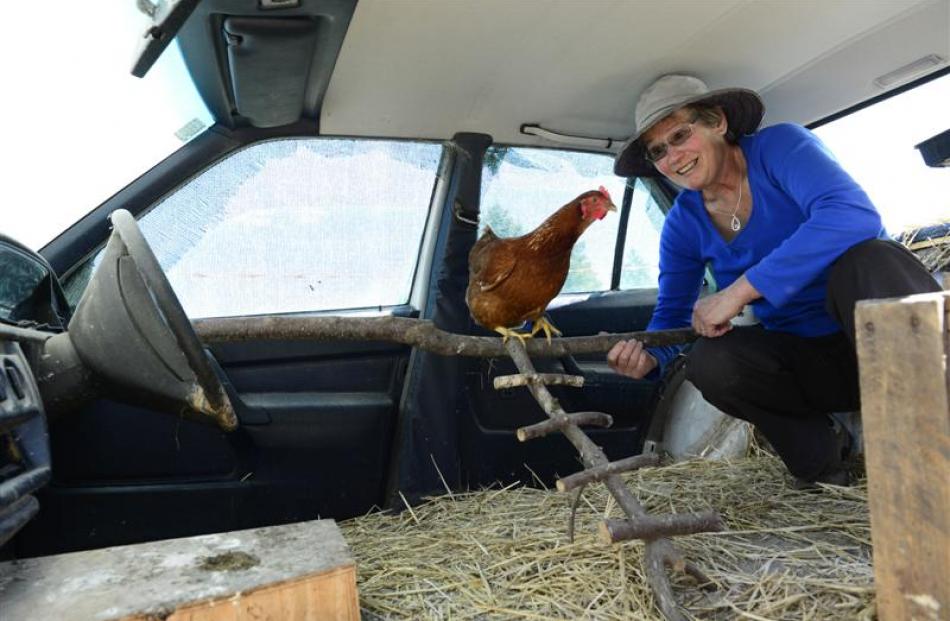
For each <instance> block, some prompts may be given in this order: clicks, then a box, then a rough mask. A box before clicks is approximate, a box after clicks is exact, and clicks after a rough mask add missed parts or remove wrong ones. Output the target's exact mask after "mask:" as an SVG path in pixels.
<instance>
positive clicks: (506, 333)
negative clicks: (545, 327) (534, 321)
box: [495, 327, 532, 345]
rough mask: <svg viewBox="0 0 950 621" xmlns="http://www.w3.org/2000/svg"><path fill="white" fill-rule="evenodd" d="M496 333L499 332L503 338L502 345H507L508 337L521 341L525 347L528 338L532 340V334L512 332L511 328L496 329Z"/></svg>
mask: <svg viewBox="0 0 950 621" xmlns="http://www.w3.org/2000/svg"><path fill="white" fill-rule="evenodd" d="M495 332H497V333H498V334H500V335H501V336H502V339H501V342H502V343H507V342H508V337H509V336H513V337H515V338H517V339H518V340H519V341H521V344H522V345H524V344H525V342H524V340H525V339H526V338H529V339H530V338H531V336H532V335H531V334H525V333H524V332H518V331H517V330H511V329H509V328H502V327H498V328H495Z"/></svg>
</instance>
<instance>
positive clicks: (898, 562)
mask: <svg viewBox="0 0 950 621" xmlns="http://www.w3.org/2000/svg"><path fill="white" fill-rule="evenodd" d="M948 298H950V295H948V294H947V293H935V294H926V295H921V296H912V297H908V298H904V299H901V300H875V301H868V302H861V303H859V304H858V307H857V311H856V314H855V320H856V330H855V331H856V336H857V346H858V366H859V370H860V378H861V412H862V418H863V424H864V440H865V443H866V445H865V456H866V463H867V472H868V498H869V505H870V510H871V535H872V541H873V545H874V578H875V587H876V592H877V607H878V613H879V615H880V618H881V619H882V621H890V620H894V621H904V620H908V619H920V620H930V619H948V618H950V399H948V375H947V344H948V331H947V308H948V306H950V304H948Z"/></svg>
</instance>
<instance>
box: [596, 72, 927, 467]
mask: <svg viewBox="0 0 950 621" xmlns="http://www.w3.org/2000/svg"><path fill="white" fill-rule="evenodd" d="M763 113H764V106H763V104H762V101H761V100H760V99H759V97H758V95H756V94H755V93H754V92H752V91H749V90H745V89H724V90H719V91H712V92H711V91H709V89H708V88H707V87H706V85H705V84H704V83H703V82H702V81H701V80H699V79H697V78H695V77H691V76H685V75H667V76H663V77H661V78H659V79H658V80H656V81H655V82H654V83H653V84H651V85H650V86H649V87H648V88H647V89H646V90H645V91H644V92H643V94H642V95H641V96H640V98H639V100H638V102H637V108H636V125H637V131H636V134H635V135H634V136H633V137H632V138H631V140H630V141H628V143H627V144H626V145H625V146H624V148H623V150H622V151H621V153H620V154H619V155H618V157H617V161H616V164H615V168H614V171H615V172H616V173H617V174H618V175H622V176H625V177H626V176H652V175H657V174H661V175H663V176H664V177H666V178H667V179H669V180H670V181H671V182H673V183H674V184H676V185H678V186H680V187H681V188H683V190H682V192H680V194H679V195H678V196H677V198H676V201H675V202H674V205H673V209H672V210H671V211H670V213H669V215H668V216H667V220H666V222H665V224H664V226H663V233H662V236H661V241H660V279H659V295H658V298H657V305H656V308H655V310H654V313H653V318H652V320H651V322H650V325H649V327H648V329H649V330H661V329H669V328H679V327H684V326H689V325H692V327H693V328H694V329H695V330H696V332H698V333H699V334H700V336H701V337H703V338H700V339H699V340H698V341H697V342H696V343H695V344H694V346H693V347H692V349H691V350H690V353H689V357H688V359H687V370H686V376H687V378H688V379H689V380H690V381H691V382H692V383H693V384H694V385H695V386H696V387H697V388H698V389H699V390H700V391H701V392H702V394H703V397H704V398H705V399H706V400H707V401H709V402H710V403H712V404H713V405H715V406H716V407H717V408H719V409H720V410H722V411H723V412H725V413H727V414H729V415H731V416H735V417H738V418H742V419H744V420H747V421H749V422H751V423H753V424H754V425H756V427H758V429H759V430H760V431H761V432H762V433H763V434H764V435H765V437H766V438H767V439H768V440H769V442H770V443H771V444H772V446H773V447H774V448H775V450H776V451H777V452H778V454H779V455H780V456H781V457H782V459H783V461H784V462H785V464H786V466H787V467H788V469H789V471H790V472H791V473H792V474H793V475H794V476H795V477H797V478H798V479H801V480H803V481H805V482H812V481H820V482H827V483H836V484H846V483H847V482H848V474H847V468H846V457H847V451H848V448H849V441H848V434H847V433H846V432H845V431H844V430H842V429H841V428H840V426H839V425H837V423H836V422H835V421H834V419H833V418H832V417H831V416H830V415H829V413H830V412H837V411H847V410H854V409H857V407H858V396H859V392H858V381H857V361H856V355H855V350H854V318H853V315H854V305H855V302H856V301H857V300H862V299H869V298H884V297H895V296H903V295H908V294H912V293H920V292H925V291H937V290H939V287H938V286H937V283H936V281H935V280H934V279H933V278H932V277H931V276H930V274H929V273H928V272H927V271H926V269H925V268H924V267H923V266H922V265H921V264H920V262H919V261H918V260H917V259H916V257H914V255H913V254H912V253H910V252H909V251H908V250H906V249H905V248H904V247H903V246H901V245H900V244H898V243H896V242H894V241H891V240H890V238H889V237H888V235H887V233H886V232H885V230H884V228H883V226H882V224H881V218H880V215H879V214H878V212H877V210H876V209H875V207H874V205H873V204H871V201H870V200H869V199H868V197H867V195H866V194H865V193H864V191H863V190H862V189H861V188H860V187H859V186H858V184H857V183H855V181H854V180H853V179H852V178H851V177H850V176H849V175H848V174H847V173H846V172H845V171H844V170H843V169H842V168H841V166H840V165H839V164H838V163H837V161H836V160H835V159H834V157H833V156H832V155H831V154H830V153H829V152H828V151H827V149H826V148H825V147H824V146H823V145H822V143H821V142H820V141H819V140H818V139H817V138H816V137H815V136H814V135H813V134H812V133H811V132H809V131H808V130H807V129H805V128H803V127H800V126H797V125H790V124H781V125H776V126H773V127H768V128H765V129H762V130H759V131H758V132H756V131H755V130H756V128H757V127H758V126H759V123H760V122H761V120H762V115H763ZM707 265H708V266H709V268H710V269H711V272H712V274H713V277H714V278H715V280H716V283H717V285H718V287H719V291H718V292H717V293H715V294H712V295H709V296H706V297H704V298H702V299H698V294H699V291H700V287H701V285H702V280H703V276H704V270H705V268H706V266H707ZM747 304H751V305H752V307H753V309H754V311H755V316H756V318H757V319H758V320H759V321H760V325H757V326H748V327H736V328H733V325H732V323H731V320H732V319H733V318H734V317H736V316H737V315H739V313H740V312H741V311H742V309H743V308H744V307H745V306H746V305H747ZM677 353H678V350H677V349H676V348H672V347H668V348H650V349H645V348H644V347H643V346H642V344H641V343H640V342H638V341H636V340H630V341H622V342H620V343H617V345H615V346H614V347H613V348H612V349H611V350H610V352H609V353H608V354H607V361H608V363H609V364H610V366H611V367H612V368H613V369H614V370H615V371H617V372H618V373H621V374H623V375H627V376H629V377H633V378H643V377H645V376H648V375H651V374H654V373H655V374H659V373H662V370H663V367H665V366H666V364H667V363H669V362H670V361H671V360H672V358H673V357H674V356H676V354H677Z"/></svg>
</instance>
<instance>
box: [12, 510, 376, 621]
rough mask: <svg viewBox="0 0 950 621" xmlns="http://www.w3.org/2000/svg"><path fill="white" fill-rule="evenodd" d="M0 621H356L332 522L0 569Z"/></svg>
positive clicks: (348, 568)
mask: <svg viewBox="0 0 950 621" xmlns="http://www.w3.org/2000/svg"><path fill="white" fill-rule="evenodd" d="M0 601H2V602H3V618H4V619H11V620H12V619H57V620H61V621H79V620H80V619H82V620H87V619H97V620H100V621H109V620H122V621H146V620H147V621H154V620H155V619H168V620H170V621H245V620H247V621H250V620H251V619H255V620H259V619H275V620H276V619H280V620H282V621H283V620H289V621H298V620H299V621H304V620H306V621H313V620H317V621H323V620H327V621H330V620H334V621H335V620H337V619H339V620H350V619H354V620H358V619H359V601H358V596H357V591H356V569H355V565H354V563H353V560H352V556H351V555H350V551H349V548H348V547H347V545H346V542H345V541H344V540H343V537H342V535H341V534H340V531H339V529H338V528H337V526H336V524H335V523H334V522H333V521H332V520H315V521H311V522H300V523H297V524H287V525H283V526H272V527H267V528H256V529H251V530H244V531H235V532H229V533H220V534H214V535H202V536H199V537H187V538H182V539H171V540H166V541H157V542H151V543H145V544H138V545H131V546H119V547H113V548H103V549H100V550H90V551H87V552H75V553H72V554H62V555H57V556H49V557H43V558H37V559H28V560H24V561H13V562H8V563H0Z"/></svg>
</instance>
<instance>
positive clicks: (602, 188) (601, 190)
mask: <svg viewBox="0 0 950 621" xmlns="http://www.w3.org/2000/svg"><path fill="white" fill-rule="evenodd" d="M597 189H598V190H600V193H601V194H603V195H604V196H606V197H607V200H609V201H610V202H611V203H612V202H614V200H613V199H612V198H610V192H608V191H607V188H605V187H604V186H600V187H599V188H597Z"/></svg>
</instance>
